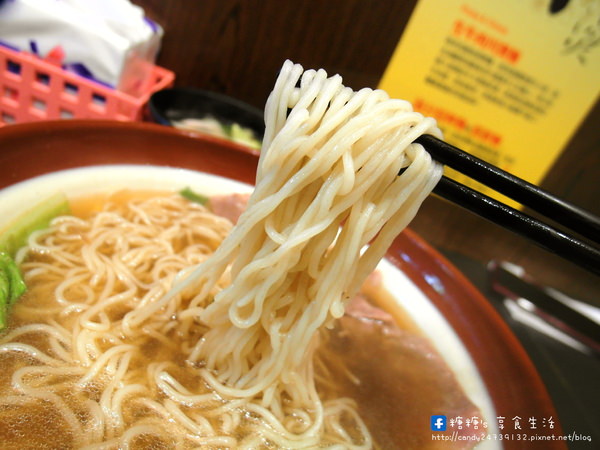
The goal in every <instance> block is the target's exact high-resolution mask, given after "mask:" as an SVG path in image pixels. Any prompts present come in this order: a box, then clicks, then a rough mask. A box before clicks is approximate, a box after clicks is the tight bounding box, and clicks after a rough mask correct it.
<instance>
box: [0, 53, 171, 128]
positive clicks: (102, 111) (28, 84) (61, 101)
mask: <svg viewBox="0 0 600 450" xmlns="http://www.w3.org/2000/svg"><path fill="white" fill-rule="evenodd" d="M174 79H175V74H174V73H173V72H171V71H169V70H167V69H163V68H161V67H157V66H152V68H151V76H150V77H148V79H147V80H146V81H145V82H144V83H140V85H139V86H138V88H137V89H136V92H135V93H134V94H126V93H124V92H120V91H117V90H115V89H111V88H109V87H106V86H103V85H101V84H99V83H95V82H93V81H91V80H88V79H86V78H83V77H81V76H79V75H77V74H74V73H71V72H67V71H65V70H63V69H62V68H61V67H60V66H58V65H55V64H52V63H50V62H47V61H44V60H42V59H40V58H38V57H36V56H35V55H32V54H28V53H25V52H17V51H14V50H11V49H9V48H6V47H3V46H0V126H2V125H6V124H9V123H18V122H31V121H36V120H47V119H60V118H63V119H70V118H79V119H115V120H140V119H141V118H142V115H143V109H144V105H145V104H146V103H147V102H148V99H149V98H150V96H151V95H152V94H153V93H154V92H156V91H159V90H161V89H164V88H167V87H170V86H171V85H172V84H173V80H174Z"/></svg>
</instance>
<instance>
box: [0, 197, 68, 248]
mask: <svg viewBox="0 0 600 450" xmlns="http://www.w3.org/2000/svg"><path fill="white" fill-rule="evenodd" d="M68 212H69V202H68V200H67V197H66V196H65V194H63V193H61V192H59V193H57V194H55V195H53V196H51V197H49V198H47V199H46V200H44V201H42V202H40V203H38V204H37V205H35V206H34V207H33V208H31V209H30V210H29V211H26V212H25V213H23V214H21V215H20V216H19V217H17V218H16V219H15V220H13V221H12V222H11V223H9V224H8V225H7V226H6V227H5V228H4V229H2V230H1V231H0V251H4V252H6V253H8V254H9V255H11V256H14V254H15V253H16V251H17V250H18V249H19V248H21V247H22V246H23V245H25V244H26V243H27V237H28V236H29V235H30V234H31V233H32V232H34V231H36V230H41V229H43V228H46V227H47V226H48V225H49V224H50V221H51V220H52V219H53V218H54V217H56V216H59V215H61V214H66V213H68Z"/></svg>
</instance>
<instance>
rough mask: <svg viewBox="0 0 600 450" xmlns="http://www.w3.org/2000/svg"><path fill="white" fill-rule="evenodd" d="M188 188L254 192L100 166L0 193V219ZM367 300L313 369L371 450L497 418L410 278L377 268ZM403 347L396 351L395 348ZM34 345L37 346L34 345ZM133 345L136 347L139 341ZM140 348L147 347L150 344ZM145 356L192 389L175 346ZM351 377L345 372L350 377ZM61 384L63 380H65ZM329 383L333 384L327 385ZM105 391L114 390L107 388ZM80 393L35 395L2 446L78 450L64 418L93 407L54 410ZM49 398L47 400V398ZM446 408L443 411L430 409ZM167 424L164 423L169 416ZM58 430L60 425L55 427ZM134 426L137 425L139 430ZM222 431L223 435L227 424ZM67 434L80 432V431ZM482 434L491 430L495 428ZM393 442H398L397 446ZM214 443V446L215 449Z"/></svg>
mask: <svg viewBox="0 0 600 450" xmlns="http://www.w3.org/2000/svg"><path fill="white" fill-rule="evenodd" d="M98 186H102V190H101V191H99V190H98ZM185 187H190V188H191V189H192V190H194V191H196V192H201V193H202V194H204V195H206V196H209V197H210V196H215V195H226V194H230V193H249V192H251V190H252V187H251V186H248V185H245V184H242V183H238V182H236V181H233V180H229V179H225V178H221V177H218V176H214V175H210V174H204V173H199V172H193V171H189V170H184V169H173V168H165V167H154V166H99V167H92V168H82V169H73V170H68V171H64V172H60V173H54V174H50V175H45V176H41V177H38V178H35V179H32V180H29V181H25V182H22V183H19V184H17V185H14V186H12V187H9V188H7V189H5V190H4V191H2V192H0V199H1V201H0V205H1V206H0V217H2V218H3V221H4V220H5V221H6V223H8V222H10V220H11V219H12V217H15V216H17V215H18V213H19V212H20V210H21V205H23V204H34V203H35V202H36V200H39V199H40V198H43V197H44V196H48V195H49V194H52V193H53V192H55V191H62V192H64V193H66V194H67V196H68V197H69V198H70V199H73V200H74V202H73V211H74V213H75V214H80V215H90V214H91V213H92V212H93V211H96V210H98V209H100V205H101V204H102V203H103V201H104V199H105V197H106V195H108V194H109V193H111V192H115V191H119V190H122V189H129V190H132V191H134V192H138V193H140V192H145V194H144V196H146V197H148V196H151V194H149V193H151V192H161V194H160V195H164V193H165V192H176V191H178V190H180V189H182V188H185ZM82 198H85V199H87V200H86V204H85V205H83V203H82V202H81V199H82ZM82 205H83V206H82ZM77 211H79V212H77ZM363 296H364V297H365V298H366V300H367V302H368V306H364V305H362V306H361V304H360V303H353V305H358V306H356V307H354V308H352V310H353V313H352V312H351V313H350V314H347V315H346V316H344V318H343V320H340V323H338V324H337V325H336V327H335V328H334V329H333V330H332V331H331V332H330V334H329V335H327V336H326V337H325V338H324V339H325V341H326V342H327V345H325V346H324V349H323V350H322V351H320V352H319V353H318V359H319V361H321V363H322V365H323V367H320V364H319V363H318V364H317V368H319V367H320V370H321V372H320V376H321V379H320V381H319V383H318V386H319V389H320V391H321V394H322V395H324V396H325V397H327V396H338V395H342V396H348V397H350V398H352V401H355V402H357V403H358V411H359V413H360V414H361V416H364V417H363V418H364V420H365V422H366V423H367V425H368V426H369V428H370V429H371V432H372V434H373V437H374V442H375V446H376V447H381V448H390V447H391V446H394V445H403V446H406V447H405V448H408V447H413V448H426V447H431V448H436V446H440V444H439V443H436V442H435V441H432V440H431V438H430V436H431V431H430V429H429V417H430V415H434V414H444V413H447V412H448V411H452V408H457V409H456V411H457V414H458V413H460V414H462V413H463V412H464V411H471V412H473V413H478V414H480V415H481V416H483V417H482V419H486V418H493V417H495V413H494V409H493V405H492V402H491V400H490V397H489V395H488V393H487V391H486V389H485V386H484V384H483V381H482V380H481V377H480V376H479V373H478V371H477V368H476V366H475V364H474V363H473V361H472V360H471V358H470V357H469V355H468V352H467V351H466V349H465V348H464V346H463V344H462V343H461V342H460V339H459V338H458V336H457V335H456V333H455V332H454V331H453V330H452V328H451V327H450V325H449V324H448V323H447V321H446V320H445V319H444V317H443V316H442V315H441V314H440V313H439V312H438V311H437V309H436V308H435V307H434V306H433V305H432V304H431V303H430V302H429V300H428V299H427V297H426V296H425V295H424V294H423V293H422V292H421V291H420V290H419V289H418V288H417V286H416V285H415V284H413V283H412V282H411V281H410V279H409V278H408V277H406V276H405V275H404V274H403V273H402V272H401V271H399V270H398V269H397V268H396V267H395V266H394V265H393V264H391V263H390V262H388V261H387V260H383V261H382V262H381V263H380V264H379V266H378V268H377V275H376V276H375V277H371V278H370V281H369V282H368V283H367V285H366V287H365V289H363ZM365 308H366V309H365ZM365 311H366V312H365ZM380 311H381V312H380ZM115 314H118V313H115ZM382 314H388V315H390V316H391V317H392V318H393V322H394V325H392V324H390V323H389V317H387V316H384V315H382ZM386 321H388V322H386ZM382 324H383V326H387V325H389V326H390V327H392V328H394V331H393V332H392V334H393V335H394V339H390V340H386V338H385V337H384V335H386V334H390V333H389V329H383V328H381V326H382ZM398 325H399V326H398ZM99 326H100V325H99ZM115 339H117V340H118V339H119V337H118V336H116V337H115ZM34 341H35V339H34ZM400 341H401V342H402V344H398V342H400ZM30 344H32V345H34V344H35V342H30ZM133 344H134V345H137V344H135V342H133ZM140 345H147V343H146V344H144V343H142V344H140ZM178 345H186V343H185V342H180V343H178ZM57 351H60V350H57ZM143 353H144V354H145V355H146V356H147V359H146V360H142V362H138V367H136V368H135V369H136V370H139V371H140V372H143V371H144V367H143V366H144V365H151V364H152V363H153V362H156V361H162V360H165V361H169V360H171V361H174V362H175V363H176V365H177V366H179V367H180V369H173V370H177V375H178V378H177V380H178V382H180V383H181V384H183V385H184V386H192V385H194V383H197V380H195V379H194V372H193V370H191V371H187V370H186V364H185V361H184V360H183V359H184V358H183V356H182V355H183V354H180V353H178V352H177V351H176V350H173V349H172V348H171V347H168V346H162V345H161V344H160V339H157V340H156V341H155V343H154V344H153V345H152V346H149V347H147V348H144V351H143ZM440 355H442V356H440ZM24 364H25V363H24ZM112 370H113V372H118V371H119V367H118V366H116V367H114V368H113V369H112ZM348 371H349V372H351V373H350V374H349V375H348V374H347V372H348ZM3 373H4V375H3V377H2V378H4V379H3V380H1V383H2V384H3V385H9V384H10V383H11V380H9V379H8V374H7V373H5V371H4V370H3ZM40 376H41V375H40ZM43 376H46V377H51V376H53V375H51V374H50V375H48V374H44V375H43ZM56 376H58V375H56ZM61 376H64V377H67V378H68V374H66V375H65V374H63V375H61ZM331 379H335V380H337V381H336V382H334V383H331ZM360 380H362V381H360ZM106 383H107V384H108V385H110V381H106ZM165 383H166V385H168V384H169V383H172V381H169V380H167V381H165ZM134 384H135V383H134ZM330 385H331V386H330ZM0 389H2V390H0V395H3V396H4V395H5V393H4V391H3V390H5V388H4V387H2V388H0ZM165 389H166V388H165ZM450 391H452V392H450ZM34 394H35V393H34ZM84 394H85V395H84V396H83V397H82V398H84V399H83V400H82V399H77V398H71V399H68V400H65V401H63V402H58V401H56V402H57V403H55V405H59V406H60V407H59V406H57V407H56V408H54V409H53V408H50V409H48V408H46V407H45V406H47V404H48V403H51V404H52V402H53V401H54V400H53V397H52V396H51V395H55V393H51V395H50V394H39V395H40V399H41V400H40V402H39V404H38V408H37V410H36V409H35V408H32V409H30V410H28V412H27V414H28V415H25V416H23V417H25V418H26V419H23V420H26V421H27V423H28V424H29V425H27V426H24V423H25V422H24V421H21V422H20V423H19V424H17V426H15V427H13V428H12V429H6V427H4V428H5V429H4V430H2V427H0V433H4V434H5V436H0V439H4V441H5V442H9V441H10V440H11V439H13V438H14V435H15V434H19V433H24V434H26V432H27V429H35V428H36V427H37V428H39V429H40V430H45V431H46V432H48V433H50V434H52V437H51V438H48V439H46V437H44V439H43V441H44V442H45V443H46V444H47V446H48V447H49V448H51V447H53V446H60V444H58V443H57V442H58V441H57V442H54V443H53V441H52V439H54V438H56V437H57V436H61V435H68V436H70V437H69V439H70V445H76V444H77V438H76V436H74V434H76V433H75V432H73V430H72V429H71V430H70V431H69V424H68V423H65V422H68V420H66V419H64V417H68V418H70V420H72V421H74V422H76V421H78V420H79V421H80V423H84V424H85V423H87V422H86V421H89V420H91V419H90V418H87V417H79V418H78V417H76V416H77V415H79V416H85V415H86V414H88V415H92V414H93V408H91V409H87V410H86V408H84V407H81V406H73V407H72V408H73V411H76V414H75V417H71V416H72V415H71V416H70V415H69V414H67V413H65V414H64V415H63V419H60V413H56V411H57V410H58V411H60V408H61V407H64V408H66V409H69V408H70V407H71V406H72V405H71V403H70V402H72V403H73V404H75V403H77V402H81V403H85V402H86V401H87V400H85V398H86V397H85V396H87V398H89V399H92V400H94V401H98V402H99V404H102V401H101V396H102V395H101V393H100V392H94V385H93V384H90V386H89V387H88V391H87V392H84ZM35 395H38V394H35ZM45 395H50V397H44V396H45ZM123 395H124V396H125V395H126V394H123ZM156 396H157V398H161V397H164V393H157V394H156ZM42 397H43V398H42ZM74 397H75V396H74ZM4 403H5V405H8V406H4V410H3V412H2V415H3V416H8V415H10V414H11V412H10V410H11V408H12V410H13V412H14V411H15V410H16V409H15V408H17V409H18V407H17V406H15V405H14V404H12V405H11V404H10V401H6V402H4ZM152 405H153V403H152V402H149V403H147V404H146V405H145V407H146V408H151V407H152ZM188 407H189V405H183V406H182V405H178V406H177V407H176V406H173V407H172V408H174V409H172V410H170V413H171V414H177V411H181V410H183V411H187V410H186V408H188ZM444 407H446V408H447V410H443V411H440V410H439V409H435V408H444ZM432 408H434V409H432ZM460 408H463V409H460ZM86 411H87V412H86ZM90 411H92V412H90ZM22 413H23V411H19V414H22ZM127 414H129V415H130V416H135V415H136V412H135V411H133V410H131V411H127ZM246 419H247V420H249V422H252V420H253V419H252V417H246ZM131 420H133V419H131ZM198 420H199V421H202V420H203V419H200V418H199V419H198ZM165 421H168V419H167V418H165ZM61 422H62V425H57V423H61ZM488 423H489V424H492V423H493V421H492V420H488ZM139 426H140V427H142V426H144V424H143V423H142V424H140V425H139ZM222 426H224V427H226V426H227V424H225V425H222ZM298 426H300V427H301V426H302V424H301V423H299V425H298ZM490 426H491V425H490ZM72 427H75V428H76V425H72ZM190 427H191V425H190ZM52 430H54V431H52ZM65 430H66V431H65ZM487 431H488V432H494V430H493V429H488V430H487ZM94 432H98V433H100V431H92V432H91V433H94ZM187 432H191V433H193V430H190V429H188V430H187ZM399 435H402V436H403V437H402V438H399V437H398V436H399ZM37 437H39V435H38V436H37ZM24 439H25V440H27V438H24ZM148 439H149V438H148V437H147V436H146V437H144V434H143V433H142V434H140V435H139V437H138V438H136V439H135V440H133V441H132V442H134V444H135V446H137V447H139V448H143V447H148V446H150V445H153V446H156V447H161V446H167V447H168V446H170V445H173V442H165V441H162V440H160V439H157V440H152V439H150V440H148ZM109 441H110V439H109ZM10 442H12V441H10ZM62 444H64V443H62ZM494 444H495V443H494V442H490V441H487V442H484V443H482V444H481V445H480V447H478V448H492V447H493V446H494ZM16 445H17V444H16ZM67 445H68V444H67ZM77 445H79V444H77ZM219 445H220V444H218V443H216V444H215V447H219Z"/></svg>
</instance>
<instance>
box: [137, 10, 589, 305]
mask: <svg viewBox="0 0 600 450" xmlns="http://www.w3.org/2000/svg"><path fill="white" fill-rule="evenodd" d="M134 3H136V4H138V5H140V6H142V7H143V8H144V9H145V10H146V13H147V14H148V15H149V16H150V17H151V18H153V19H155V20H156V21H157V22H158V23H160V24H161V25H162V26H163V27H164V29H165V35H164V39H163V46H162V50H161V53H160V55H159V59H158V64H159V65H161V66H163V67H166V68H168V69H170V70H173V71H174V72H175V73H176V76H177V81H176V84H177V85H178V86H193V87H199V88H202V89H208V90H214V91H218V92H222V93H225V94H228V95H231V96H233V97H236V98H238V99H240V100H243V101H245V102H247V103H250V104H252V105H254V106H257V107H259V108H262V107H263V106H264V103H265V100H266V98H267V95H268V93H269V92H270V90H271V88H272V85H273V82H274V80H275V78H276V76H277V71H278V69H279V68H280V66H281V64H282V63H283V61H284V60H285V59H291V60H292V61H294V62H298V63H301V64H302V65H303V66H304V67H306V68H319V67H322V68H324V69H326V70H327V71H328V73H331V74H333V73H340V74H342V76H343V77H344V82H345V84H346V85H348V86H351V87H353V88H355V89H358V88H361V87H365V86H370V87H376V86H377V84H378V82H379V79H380V77H381V75H382V74H383V71H384V70H385V67H386V65H387V63H388V60H389V58H390V56H391V54H392V52H393V50H394V48H395V46H396V44H397V42H398V40H399V38H400V36H401V33H402V31H403V29H404V27H405V25H406V23H407V21H408V19H409V17H410V14H411V12H412V10H413V8H414V5H415V3H416V1H415V0H406V1H401V0H397V1H393V0H387V1H386V0H379V1H374V0H373V1H372V0H327V1H323V0H295V1H289V0H288V1H281V0H202V1H193V0H169V1H163V0H134ZM541 186H542V187H543V188H545V189H547V190H548V191H550V192H552V193H553V194H555V195H558V196H559V197H562V198H564V199H565V200H567V201H570V202H572V203H574V204H576V205H578V206H580V207H583V208H586V209H588V210H590V211H591V212H593V213H595V214H598V215H600V198H599V197H600V195H599V194H600V104H596V106H595V107H594V109H593V110H592V111H591V113H590V115H589V116H588V118H587V119H586V120H585V122H584V123H583V125H582V126H581V127H580V129H579V130H578V132H577V134H576V135H575V136H574V138H573V139H572V140H571V142H570V143H569V144H568V146H567V148H566V149H565V150H564V152H563V153H562V155H561V156H560V158H559V159H558V160H557V161H556V163H555V164H554V166H553V167H552V169H551V170H550V172H549V173H548V174H547V176H546V177H545V179H544V180H543V182H542V184H541ZM411 227H412V228H413V229H414V230H415V231H417V232H418V233H419V234H420V235H421V236H422V237H424V238H425V239H426V240H427V241H429V242H430V243H431V244H432V245H433V246H435V247H437V248H439V249H445V250H450V251H456V252H459V253H461V254H464V255H466V256H469V257H471V258H474V259H476V260H479V261H481V262H487V261H489V260H490V259H498V260H507V261H511V262H513V263H516V264H520V265H522V266H523V267H524V268H525V269H526V270H527V271H528V272H529V273H530V274H531V275H533V276H534V277H535V278H537V279H538V280H539V281H540V282H542V283H545V284H547V285H550V286H553V287H555V288H558V289H560V290H563V291H564V292H565V293H568V294H569V295H572V296H574V297H578V298H581V299H584V300H587V301H589V302H591V303H594V304H597V305H599V306H600V278H599V277H597V276H594V275H591V274H590V273H588V272H586V271H585V270H583V269H580V268H579V267H577V266H575V265H573V264H572V263H570V262H569V261H565V260H563V259H561V258H559V257H557V256H555V255H553V254H550V253H548V252H547V251H545V250H542V249H539V248H538V247H536V246H535V245H533V244H532V243H530V242H529V241H527V240H525V239H523V238H521V237H519V236H516V235H514V234H512V233H510V232H508V231H506V230H504V229H502V228H500V227H498V226H497V225H495V224H493V223H490V222H487V221H485V220H483V219H480V218H479V217H476V216H474V215H472V214H470V213H468V212H466V211H464V210H462V209H461V208H459V207H457V206H455V205H453V204H449V203H447V202H445V201H443V200H441V199H439V198H436V197H433V196H432V197H430V198H429V199H428V200H427V201H426V202H425V204H424V205H423V208H422V210H421V212H420V213H419V214H418V216H417V218H416V219H415V220H414V221H413V223H412V224H411Z"/></svg>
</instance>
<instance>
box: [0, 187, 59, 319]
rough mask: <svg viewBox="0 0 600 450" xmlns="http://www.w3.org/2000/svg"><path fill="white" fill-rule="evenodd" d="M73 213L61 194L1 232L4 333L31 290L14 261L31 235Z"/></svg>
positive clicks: (0, 296) (0, 289)
mask: <svg viewBox="0 0 600 450" xmlns="http://www.w3.org/2000/svg"><path fill="white" fill-rule="evenodd" d="M68 212H69V202H68V200H67V197H66V196H65V195H64V194H62V193H58V194H55V195H53V196H51V197H49V198H47V199H45V200H44V201H42V202H40V203H38V204H37V205H35V206H34V207H32V208H31V209H29V210H28V211H26V212H25V213H23V214H21V215H20V216H19V217H17V218H16V219H15V220H13V221H12V222H10V223H9V224H8V225H7V226H5V227H4V228H3V229H2V230H1V231H0V330H1V329H3V328H4V327H6V324H7V318H8V310H9V308H10V306H11V305H13V304H14V303H15V302H16V301H17V300H18V299H19V297H21V296H22V295H23V294H24V293H25V291H26V290H27V286H26V284H25V281H24V280H23V276H22V275H21V271H20V270H19V267H18V266H17V264H16V263H15V261H14V260H13V257H14V255H15V253H16V252H17V250H18V249H19V248H21V247H22V246H24V245H25V244H26V243H27V238H28V237H29V235H30V234H31V233H32V232H34V231H36V230H41V229H43V228H46V227H48V225H49V224H50V221H51V220H52V219H53V218H54V217H56V216H59V215H61V214H66V213H68Z"/></svg>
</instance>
